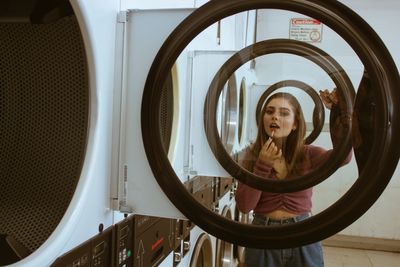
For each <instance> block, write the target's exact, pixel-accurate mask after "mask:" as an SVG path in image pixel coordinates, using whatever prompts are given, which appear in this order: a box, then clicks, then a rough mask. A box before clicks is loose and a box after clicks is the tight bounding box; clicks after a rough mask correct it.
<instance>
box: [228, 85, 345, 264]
mask: <svg viewBox="0 0 400 267" xmlns="http://www.w3.org/2000/svg"><path fill="white" fill-rule="evenodd" d="M320 95H321V98H322V100H323V102H324V104H325V106H326V107H327V108H332V109H335V110H337V108H335V107H336V105H337V102H338V101H337V96H336V91H335V90H334V91H332V93H329V92H328V91H327V90H325V91H321V92H320ZM258 125H259V126H260V127H258V134H257V138H256V141H255V143H254V144H253V145H252V146H251V147H250V149H249V150H248V151H247V153H246V156H245V158H244V159H243V160H242V161H241V164H242V166H243V167H244V168H246V169H247V170H249V171H252V172H253V173H254V174H256V175H258V176H261V177H265V178H271V179H290V178H291V177H296V176H301V175H304V174H305V173H307V172H309V171H310V170H312V169H314V168H315V167H317V166H319V165H320V164H321V163H323V161H324V160H325V159H327V158H328V157H329V153H330V150H329V151H327V150H325V149H323V148H321V147H317V146H313V145H305V144H304V136H305V132H306V125H305V121H304V116H303V112H302V109H301V106H300V104H299V102H298V101H297V99H296V98H295V97H294V96H292V95H291V94H289V93H276V94H274V95H272V96H271V97H270V98H269V99H268V100H267V101H266V103H265V105H264V108H263V110H262V112H261V116H260V119H259V123H258ZM350 157H351V155H349V157H348V158H347V159H346V161H345V163H348V162H349V161H350ZM311 197H312V188H308V189H305V190H303V191H299V192H293V193H269V192H262V191H260V190H257V189H254V188H252V187H249V186H247V185H245V184H242V183H240V182H239V184H238V188H237V191H236V197H235V199H236V205H237V207H238V209H239V210H240V211H241V212H243V213H248V212H250V211H251V210H253V212H254V213H253V215H254V216H253V217H254V219H253V224H257V225H277V224H286V223H294V222H296V221H301V220H304V219H306V218H308V217H309V216H310V212H311V207H312V202H311ZM323 265H324V261H323V254H322V247H321V244H320V243H319V242H318V243H314V244H310V245H307V246H303V247H298V248H291V249H265V250H264V249H251V248H247V249H246V266H247V267H266V266H268V267H270V266H273V267H275V266H290V267H291V266H293V267H302V266H307V267H311V266H323Z"/></svg>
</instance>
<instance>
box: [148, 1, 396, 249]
mask: <svg viewBox="0 0 400 267" xmlns="http://www.w3.org/2000/svg"><path fill="white" fill-rule="evenodd" d="M269 9H274V10H278V11H288V12H296V13H301V14H303V15H305V16H307V17H311V18H313V19H315V20H316V21H320V22H321V23H323V24H324V31H326V30H328V29H329V31H330V32H332V33H334V34H336V36H337V37H338V38H337V40H340V41H341V42H346V43H347V44H346V45H348V46H349V47H350V50H351V52H352V56H354V57H355V58H356V59H357V62H358V63H359V64H358V66H359V68H358V67H357V68H358V69H357V70H354V71H357V75H358V77H359V78H360V79H359V80H358V84H359V86H358V87H359V88H357V89H355V88H354V87H357V86H354V85H353V84H354V82H353V81H352V80H351V79H350V77H349V75H348V74H347V72H346V68H343V67H342V66H341V65H340V64H339V63H338V62H337V61H336V60H335V57H334V56H332V55H331V53H334V50H331V51H329V53H328V52H326V51H324V50H322V49H320V48H319V47H318V46H316V45H314V44H312V43H306V42H302V41H299V40H292V39H265V40H261V41H259V42H256V43H254V44H251V45H248V46H245V47H243V48H240V49H239V50H238V51H236V53H234V54H233V55H232V56H231V57H230V58H229V59H228V60H227V61H226V62H225V63H224V64H223V65H222V66H221V67H220V68H219V70H218V71H217V72H216V73H215V76H214V79H213V80H212V82H211V84H210V86H209V87H208V95H207V98H206V101H205V103H201V104H202V105H203V106H204V114H205V115H204V117H205V119H204V122H203V123H204V131H205V132H206V135H207V141H208V146H209V148H210V150H212V152H213V156H214V157H215V159H216V160H217V161H218V163H219V164H220V166H222V167H223V168H224V169H225V170H226V171H227V172H228V173H229V174H230V175H231V176H232V177H234V178H235V179H237V180H238V181H240V182H241V183H243V184H246V185H248V186H250V187H253V188H256V189H258V190H262V191H267V192H273V193H291V192H296V191H301V190H305V189H307V188H309V187H312V186H315V185H317V184H319V183H320V182H322V181H324V180H325V179H326V178H328V177H329V176H331V175H332V174H334V173H335V172H336V170H337V169H338V167H339V165H340V164H341V163H343V162H344V159H345V158H346V157H347V156H348V154H349V151H351V149H353V150H354V154H355V158H356V161H357V164H358V171H359V173H358V178H356V179H355V180H356V181H355V183H354V185H353V186H352V187H351V188H350V189H349V190H348V191H347V192H346V193H345V194H344V195H343V196H342V197H341V198H340V199H339V200H338V201H336V202H335V203H334V204H332V205H331V206H329V207H328V208H327V209H326V210H324V211H323V212H320V213H318V214H315V215H314V216H312V217H311V218H309V219H307V220H305V221H302V222H299V223H294V224H291V225H285V226H281V227H273V228H272V227H256V226H252V225H247V224H241V223H237V222H234V221H233V220H229V219H226V218H224V217H222V216H220V215H217V214H215V213H214V212H213V211H211V210H209V209H207V208H206V207H204V206H203V205H202V204H200V203H198V202H197V201H196V200H195V199H194V198H193V197H192V195H191V194H190V192H188V191H187V190H186V188H185V187H184V186H183V184H182V182H181V180H180V179H179V178H178V177H177V176H178V174H177V173H175V170H174V169H173V168H172V166H171V163H170V162H169V160H168V157H167V155H166V154H165V153H164V154H163V153H160V151H163V148H162V144H161V142H160V139H161V138H160V134H159V133H160V131H159V124H158V121H159V110H158V108H157V107H159V104H160V98H161V92H160V88H162V87H163V85H164V84H165V81H166V77H167V75H168V73H169V72H170V71H171V68H172V66H173V65H174V64H175V62H176V60H177V58H178V57H179V56H180V55H183V54H184V52H183V51H184V50H185V49H186V50H187V49H190V46H189V44H192V43H191V42H192V40H193V39H194V38H195V37H198V36H201V34H202V33H203V30H204V31H206V30H208V29H211V30H212V29H213V25H214V24H216V23H218V21H221V20H223V19H225V18H227V20H228V19H232V16H235V15H236V14H238V13H241V12H246V11H251V10H257V11H259V10H269ZM313 36H314V35H313ZM335 38H336V37H335ZM246 45H247V44H246ZM186 50H185V52H187V51H186ZM271 54H285V56H286V55H287V56H289V57H292V58H301V59H302V60H303V59H304V60H306V61H307V62H308V63H310V64H312V65H313V66H315V65H316V66H317V68H319V71H320V73H322V74H321V75H322V76H323V77H326V80H324V82H326V84H328V85H329V86H330V88H333V87H336V88H337V89H338V94H339V97H340V98H341V100H342V101H341V102H340V104H339V107H338V108H339V111H340V112H341V117H340V120H339V121H338V122H339V123H340V126H341V127H339V128H338V129H339V132H340V133H339V141H340V142H338V143H335V144H333V148H332V153H331V154H330V157H329V159H328V160H326V161H324V163H323V164H322V165H321V166H319V167H317V168H316V169H315V170H312V171H311V172H309V173H306V174H305V175H301V176H299V177H296V178H295V179H283V180H278V179H263V177H261V176H257V175H254V174H253V173H252V172H250V171H247V170H246V169H244V168H242V167H241V166H240V165H239V164H238V163H237V162H236V161H235V160H234V159H233V158H232V155H230V152H229V151H227V150H226V148H225V146H224V144H223V142H222V141H221V139H220V133H219V132H218V126H217V117H218V116H217V106H218V101H219V99H220V95H221V92H222V91H223V88H224V86H225V84H226V83H227V82H228V80H229V78H230V77H231V76H232V75H233V74H234V73H235V72H236V71H238V70H240V68H241V67H242V66H243V65H245V64H246V66H245V67H248V65H250V68H251V64H249V62H250V61H252V60H254V59H257V60H258V58H259V57H263V56H269V55H271ZM335 56H340V55H335ZM296 60H297V59H296ZM293 61H295V60H293ZM283 62H285V61H283ZM308 63H307V64H308ZM252 65H254V64H252ZM256 65H257V64H256ZM306 66H308V65H306ZM217 69H218V68H217ZM275 69H280V70H281V69H285V68H283V67H282V68H274V70H275ZM287 69H291V68H287ZM295 69H296V70H300V69H304V70H307V71H308V70H309V69H308V67H304V68H299V67H298V66H297V68H295ZM285 70H286V69H285ZM352 71H353V70H352ZM267 74H268V72H267V73H266V75H267ZM273 74H276V73H273ZM279 74H280V73H278V74H277V75H273V77H278V78H279V80H278V81H274V82H279V81H284V80H288V79H287V78H286V77H284V78H282V77H281V76H279ZM240 77H242V76H241V75H240ZM260 77H261V76H260ZM260 77H259V78H260ZM309 78H310V77H309ZM312 78H315V77H312ZM361 78H362V79H361ZM324 79H325V78H324ZM295 80H296V79H295ZM328 80H329V81H328ZM360 80H361V82H359V81H360ZM268 82H270V83H268V84H274V82H273V81H272V80H271V79H270V80H268ZM306 83H307V84H308V82H306ZM311 85H312V84H311ZM399 86H400V77H399V73H398V71H397V68H396V65H395V63H394V60H393V58H392V57H391V55H390V53H389V51H388V50H387V48H386V47H385V45H384V44H383V42H382V40H381V39H380V38H379V36H377V34H376V33H375V32H374V30H372V29H371V27H370V26H369V25H368V24H367V23H366V22H365V21H364V20H363V19H362V18H361V17H360V16H359V15H357V14H356V13H355V12H353V11H352V10H350V9H349V8H348V7H346V6H345V5H343V4H341V3H340V2H338V1H326V2H321V1H317V0H302V1H290V0H279V1H278V0H252V1H249V0H232V1H223V0H215V1H210V2H208V3H207V4H205V5H203V6H202V7H200V8H199V9H197V10H196V11H194V12H193V13H192V14H191V15H189V16H188V17H187V18H186V19H185V20H184V21H183V22H182V23H181V24H179V25H178V27H177V28H176V29H175V30H174V31H173V32H172V33H171V35H170V36H169V38H167V40H166V41H165V43H164V44H163V46H162V47H161V49H160V50H159V52H158V54H157V56H156V58H155V60H154V62H153V65H152V67H151V69H150V71H149V74H148V77H147V80H146V84H145V89H144V93H143V99H142V109H141V116H142V136H143V143H144V147H145V151H146V156H147V158H148V162H149V164H150V167H151V169H152V171H153V173H154V176H155V177H156V179H157V182H158V183H159V185H160V186H161V188H162V189H163V191H164V193H165V194H166V195H167V196H168V198H169V199H170V200H171V202H172V203H174V205H175V206H176V207H177V208H178V209H179V210H180V211H181V212H182V213H183V214H184V215H185V216H187V218H189V219H190V220H191V221H193V222H194V223H195V224H196V225H198V226H199V227H201V228H202V229H204V230H205V231H207V232H209V233H211V234H212V235H213V236H216V237H217V238H220V239H224V240H227V241H228V242H231V243H236V244H239V245H242V246H246V247H258V248H285V247H293V246H299V245H304V244H308V243H313V242H316V241H319V240H322V239H324V238H327V237H329V236H331V235H333V234H335V233H337V232H339V231H340V230H342V229H344V228H345V227H347V226H348V225H350V224H351V223H353V222H354V221H355V220H357V219H358V218H359V217H360V216H361V215H362V214H363V213H365V212H366V211H367V210H368V209H369V208H370V207H371V206H372V204H373V203H374V202H375V201H376V200H377V198H378V197H379V196H380V194H381V193H382V192H383V190H384V189H385V187H386V186H387V184H388V183H389V181H390V178H391V176H392V175H393V173H394V170H395V168H396V165H397V162H398V159H399V157H400V150H399V149H398V148H399V147H400V144H399V143H400V140H399V139H396V138H394V137H395V136H398V135H399V132H400V119H399V118H398V116H400V110H399V109H400V103H399V99H400V92H399V91H398V90H397V88H398V87H399ZM371 99H372V100H371ZM304 106H306V105H304ZM353 115H354V116H353ZM363 116H366V117H367V119H363ZM354 121H356V123H358V125H355V124H353V122H354ZM364 129H366V130H367V131H364ZM195 130H197V131H198V130H201V129H195ZM354 139H356V140H357V141H360V140H361V141H362V142H355V143H353V142H352V141H353V140H354ZM363 144H364V145H363ZM366 144H368V147H366ZM367 151H369V153H366V152H367ZM372 163H373V164H372ZM376 166H382V168H376ZM189 174H191V173H189ZM194 211H195V212H194Z"/></svg>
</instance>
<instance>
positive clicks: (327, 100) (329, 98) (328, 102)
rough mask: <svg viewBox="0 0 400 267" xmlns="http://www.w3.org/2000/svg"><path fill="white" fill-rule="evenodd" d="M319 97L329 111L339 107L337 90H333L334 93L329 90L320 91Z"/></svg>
mask: <svg viewBox="0 0 400 267" xmlns="http://www.w3.org/2000/svg"><path fill="white" fill-rule="evenodd" d="M319 95H320V97H321V99H322V102H323V103H324V105H325V107H326V108H327V109H332V106H333V105H337V103H338V102H339V99H338V96H337V92H336V88H335V89H333V90H332V92H329V91H328V90H327V89H325V90H320V91H319Z"/></svg>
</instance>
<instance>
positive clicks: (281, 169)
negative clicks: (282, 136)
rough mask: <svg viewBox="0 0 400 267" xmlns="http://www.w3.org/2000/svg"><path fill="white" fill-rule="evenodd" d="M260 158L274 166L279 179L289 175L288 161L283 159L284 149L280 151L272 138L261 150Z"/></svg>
mask: <svg viewBox="0 0 400 267" xmlns="http://www.w3.org/2000/svg"><path fill="white" fill-rule="evenodd" d="M259 158H260V159H261V160H262V161H264V162H265V163H267V164H269V165H271V166H272V168H273V169H274V170H275V172H276V174H277V177H278V178H279V179H283V178H285V177H286V175H287V167H286V161H285V159H284V157H282V149H278V147H277V146H276V145H275V143H274V142H273V140H272V137H270V138H269V139H268V140H267V142H265V144H264V145H263V147H262V148H261V150H260V154H259Z"/></svg>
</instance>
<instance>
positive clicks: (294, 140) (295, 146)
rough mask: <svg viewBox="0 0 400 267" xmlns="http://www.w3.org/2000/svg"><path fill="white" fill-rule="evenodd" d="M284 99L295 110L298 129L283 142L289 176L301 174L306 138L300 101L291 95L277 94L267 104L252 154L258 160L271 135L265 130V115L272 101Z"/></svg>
mask: <svg viewBox="0 0 400 267" xmlns="http://www.w3.org/2000/svg"><path fill="white" fill-rule="evenodd" d="M276 98H283V99H285V100H287V101H288V102H289V104H290V105H291V106H292V108H293V112H294V121H295V125H296V128H295V129H294V130H293V131H292V132H291V133H290V134H289V135H288V136H287V137H286V139H285V140H283V142H282V154H283V157H284V158H285V160H286V163H287V165H288V174H301V168H300V163H301V162H303V160H304V153H303V151H304V136H305V134H306V123H305V120H304V115H303V111H302V109H301V106H300V103H299V101H297V99H296V98H295V97H294V96H293V95H291V94H289V93H284V92H280V93H276V94H273V95H272V96H270V97H269V98H268V99H267V101H266V102H265V104H264V106H263V109H262V111H261V112H260V115H259V117H258V118H257V123H258V131H257V138H256V141H255V143H254V145H253V147H252V154H253V155H254V156H256V155H257V156H256V158H258V154H259V153H260V150H261V148H262V146H263V145H264V143H265V142H266V141H267V140H268V138H269V135H268V134H267V133H266V131H265V129H264V120H263V118H264V114H265V112H266V110H267V106H268V104H269V102H271V100H273V99H276Z"/></svg>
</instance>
